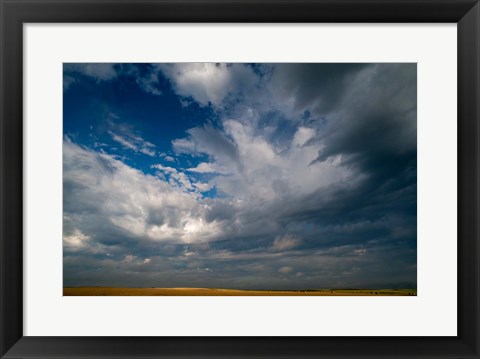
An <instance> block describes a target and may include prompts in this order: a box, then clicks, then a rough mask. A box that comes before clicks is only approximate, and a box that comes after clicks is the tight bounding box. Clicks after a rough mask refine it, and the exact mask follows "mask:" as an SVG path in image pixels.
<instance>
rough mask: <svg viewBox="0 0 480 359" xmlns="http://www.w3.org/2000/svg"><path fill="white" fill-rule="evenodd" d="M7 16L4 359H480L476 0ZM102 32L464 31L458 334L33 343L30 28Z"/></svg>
mask: <svg viewBox="0 0 480 359" xmlns="http://www.w3.org/2000/svg"><path fill="white" fill-rule="evenodd" d="M0 12H1V30H0V31H1V44H0V45H1V49H0V51H1V59H0V61H1V63H0V71H1V96H0V101H1V102H0V111H1V112H0V136H1V137H0V141H1V142H0V145H1V150H0V202H1V203H0V206H1V207H0V228H1V232H0V236H1V238H0V240H1V247H0V265H1V279H0V295H1V298H0V300H1V301H0V307H1V308H0V310H1V311H0V355H1V358H106V357H109V358H111V357H119V358H143V357H149V358H154V357H158V358H173V357H175V358H179V357H182V358H208V357H237V358H240V357H251V358H273V357H282V358H297V357H318V358H327V357H344V358H347V357H392V358H393V357H395V358H403V357H409V358H410V357H417V358H427V357H429V358H437V357H438V358H440V357H442V358H479V342H480V341H479V338H480V332H479V315H480V311H479V302H480V297H479V290H480V286H479V278H480V277H479V263H480V255H479V254H480V253H479V249H480V246H479V226H478V215H479V205H480V201H479V184H480V177H479V170H480V166H479V153H480V151H479V150H480V148H479V145H480V142H479V124H480V121H479V120H480V118H479V112H480V108H479V95H480V91H479V86H480V77H479V75H480V71H479V68H480V41H479V36H480V32H479V31H480V5H479V3H478V0H457V1H455V0H417V1H415V0H335V1H332V0H299V1H294V0H270V1H268V0H259V1H250V0H243V1H240V0H139V1H135V0H115V1H113V0H98V1H94V0H63V1H58V0H0ZM95 22H100V23H122V22H125V23H140V22H246V23H252V22H268V23H280V22H296V23H305V22H310V23H312V22H314V23H319V22H340V23H345V22H355V23H362V22H372V23H378V22H381V23H388V22H396V23H410V22H412V23H443V22H450V23H457V26H458V27H457V30H458V49H457V55H458V99H457V100H458V218H457V221H458V222H457V223H458V335H457V336H456V337H27V336H23V321H24V317H23V316H24V313H23V243H22V239H23V174H24V173H23V120H22V116H23V61H22V59H23V24H24V23H95ZM433 135H434V134H433ZM432 255H434V254H432ZM439 295H441V293H439ZM439 315H441V313H439Z"/></svg>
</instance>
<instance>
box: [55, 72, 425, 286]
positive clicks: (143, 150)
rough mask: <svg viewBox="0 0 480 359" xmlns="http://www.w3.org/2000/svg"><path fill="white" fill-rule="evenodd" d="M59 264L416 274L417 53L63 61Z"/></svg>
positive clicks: (155, 280) (319, 280)
mask: <svg viewBox="0 0 480 359" xmlns="http://www.w3.org/2000/svg"><path fill="white" fill-rule="evenodd" d="M63 276H64V286H115V287H208V288H240V289H313V288H416V286H417V67H416V64H411V63H398V64H396V63H388V64H375V63H372V64H364V63H338V64H333V63H332V64H329V63H318V64H314V63H292V64H289V63H274V64H241V63H234V64H225V63H217V64H215V63H173V64H163V63H162V64H139V63H135V64H120V63H117V64H108V63H81V64H80V63H65V64H64V65H63Z"/></svg>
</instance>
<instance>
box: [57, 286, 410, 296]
mask: <svg viewBox="0 0 480 359" xmlns="http://www.w3.org/2000/svg"><path fill="white" fill-rule="evenodd" d="M63 295H64V296H408V295H410V296H411V295H414V296H416V295H417V290H416V289H307V290H240V289H219V288H113V287H70V288H68V287H66V288H63Z"/></svg>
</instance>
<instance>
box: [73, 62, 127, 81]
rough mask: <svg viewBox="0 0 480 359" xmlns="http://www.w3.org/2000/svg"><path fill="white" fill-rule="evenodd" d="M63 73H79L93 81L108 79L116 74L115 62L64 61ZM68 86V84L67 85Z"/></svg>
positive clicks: (113, 77)
mask: <svg viewBox="0 0 480 359" xmlns="http://www.w3.org/2000/svg"><path fill="white" fill-rule="evenodd" d="M63 71H64V73H79V74H82V75H84V76H88V77H91V78H93V79H94V80H95V81H97V82H100V81H109V80H113V79H115V78H116V77H117V76H118V72H117V69H116V67H115V64H108V63H64V64H63ZM67 87H68V86H67Z"/></svg>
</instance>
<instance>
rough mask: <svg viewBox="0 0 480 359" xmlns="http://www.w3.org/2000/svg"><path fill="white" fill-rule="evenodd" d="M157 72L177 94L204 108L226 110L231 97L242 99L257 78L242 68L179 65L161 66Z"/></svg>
mask: <svg viewBox="0 0 480 359" xmlns="http://www.w3.org/2000/svg"><path fill="white" fill-rule="evenodd" d="M157 68H158V69H159V70H160V71H162V72H163V74H164V76H166V77H167V78H168V79H169V80H170V81H171V83H172V87H173V89H174V90H175V92H176V93H177V94H178V95H180V96H183V97H187V98H188V97H191V98H193V99H194V100H195V101H196V102H197V103H198V104H200V105H201V106H207V105H209V104H211V105H212V106H214V107H217V108H218V107H222V106H223V105H224V101H226V100H227V99H228V98H229V96H234V97H238V96H242V94H243V90H244V89H245V88H249V87H250V86H252V83H255V81H256V80H257V77H256V76H255V74H254V72H253V70H252V69H251V68H249V67H247V66H244V65H242V64H225V63H179V64H159V65H157Z"/></svg>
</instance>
